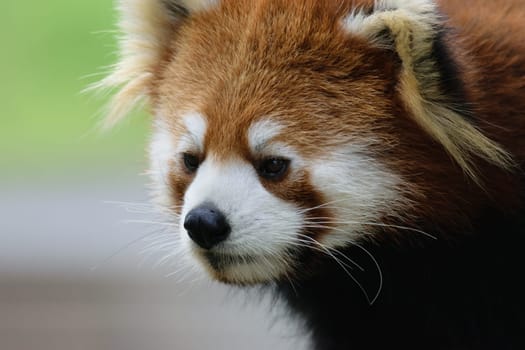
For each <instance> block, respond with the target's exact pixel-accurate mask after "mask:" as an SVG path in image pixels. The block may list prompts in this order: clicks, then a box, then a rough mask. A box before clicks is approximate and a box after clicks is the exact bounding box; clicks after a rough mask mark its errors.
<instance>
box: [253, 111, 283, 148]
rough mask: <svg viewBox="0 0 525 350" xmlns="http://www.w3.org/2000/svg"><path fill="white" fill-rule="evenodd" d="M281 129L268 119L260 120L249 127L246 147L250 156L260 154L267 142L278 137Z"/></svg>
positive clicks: (277, 124) (280, 126)
mask: <svg viewBox="0 0 525 350" xmlns="http://www.w3.org/2000/svg"><path fill="white" fill-rule="evenodd" d="M282 129H283V127H282V125H280V124H279V123H277V122H275V121H273V120H270V119H261V120H258V121H256V122H254V123H253V124H252V125H250V128H249V129H248V145H249V146H250V150H251V151H252V154H257V153H261V151H262V150H263V149H264V148H265V147H267V146H268V143H269V141H271V140H272V138H274V137H275V136H277V135H279V133H280V132H281V131H282Z"/></svg>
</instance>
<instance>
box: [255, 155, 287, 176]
mask: <svg viewBox="0 0 525 350" xmlns="http://www.w3.org/2000/svg"><path fill="white" fill-rule="evenodd" d="M289 165H290V160H288V159H284V158H276V157H271V158H266V159H263V160H262V161H261V162H260V163H259V166H258V167H257V172H258V173H259V176H261V177H263V178H265V179H268V180H273V181H278V180H281V179H283V178H284V175H286V171H287V170H288V167H289Z"/></svg>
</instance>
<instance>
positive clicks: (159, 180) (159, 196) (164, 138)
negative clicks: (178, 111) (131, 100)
mask: <svg viewBox="0 0 525 350" xmlns="http://www.w3.org/2000/svg"><path fill="white" fill-rule="evenodd" d="M176 154H177V152H176V141H175V138H174V137H173V135H172V134H171V132H170V131H169V129H168V127H167V126H166V124H165V123H164V122H163V121H161V120H157V121H156V122H155V124H154V129H153V135H152V138H151V142H150V146H149V159H150V169H149V174H150V176H151V178H152V181H153V185H154V188H153V192H154V193H153V194H154V197H155V199H156V201H157V202H158V204H160V205H165V206H169V205H170V199H169V193H170V191H169V189H168V188H167V186H166V181H167V176H168V174H169V172H170V170H171V169H170V166H171V164H172V161H173V159H174V157H175V155H176Z"/></svg>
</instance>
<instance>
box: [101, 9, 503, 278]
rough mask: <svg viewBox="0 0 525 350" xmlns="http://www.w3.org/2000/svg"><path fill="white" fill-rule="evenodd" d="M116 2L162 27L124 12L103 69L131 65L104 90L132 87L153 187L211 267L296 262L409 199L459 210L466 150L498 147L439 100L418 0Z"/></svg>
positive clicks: (400, 219)
mask: <svg viewBox="0 0 525 350" xmlns="http://www.w3.org/2000/svg"><path fill="white" fill-rule="evenodd" d="M131 2H136V4H135V5H134V6H138V7H141V6H144V7H147V10H148V11H149V12H147V15H143V16H144V17H148V16H150V17H151V18H153V19H154V20H155V21H157V22H156V23H159V22H160V24H162V23H164V24H165V27H163V29H162V30H157V29H152V27H151V26H150V25H151V23H150V22H149V21H151V18H149V17H148V18H146V19H144V18H139V20H138V21H137V22H130V20H129V19H128V20H127V21H126V19H125V22H124V24H128V27H131V28H132V29H133V28H134V27H133V26H132V25H130V23H131V24H136V25H137V28H135V29H133V30H131V35H130V37H129V38H128V39H129V42H130V43H131V44H130V50H131V49H136V47H144V50H145V51H144V52H140V53H135V54H134V55H130V56H129V57H127V58H124V59H123V61H122V62H121V64H122V67H121V68H119V69H117V71H116V72H115V73H114V75H113V76H111V77H110V78H109V80H108V81H107V82H105V84H106V85H111V84H114V83H115V82H118V81H119V79H121V76H123V75H124V76H125V74H127V73H129V72H132V73H133V74H131V75H132V77H128V78H125V79H124V80H125V81H124V82H125V83H126V84H127V85H126V87H125V88H124V89H123V90H122V91H121V96H120V97H121V98H122V96H124V97H125V96H127V95H129V96H127V98H130V99H132V100H136V98H137V97H140V93H137V91H143V90H144V91H146V95H147V97H148V98H149V99H150V102H151V105H152V107H153V111H154V114H155V123H154V132H153V138H152V144H151V148H150V159H151V173H152V176H153V180H154V182H155V194H156V195H157V197H158V198H159V199H160V201H161V203H163V205H165V206H166V207H167V208H168V210H169V211H170V213H171V214H172V215H173V217H175V219H174V220H175V226H176V227H177V230H176V231H177V233H176V234H177V235H178V237H179V238H180V249H181V251H182V254H184V255H185V256H189V255H191V256H194V257H196V258H197V259H198V260H199V261H200V262H201V263H202V264H203V266H205V268H206V269H207V270H208V271H209V272H210V273H211V275H213V276H214V277H215V278H217V279H219V280H221V281H225V282H230V283H238V284H251V283H259V282H267V281H272V280H279V279H284V278H289V277H290V276H297V275H298V274H301V273H304V271H298V270H299V269H301V270H308V269H307V268H306V269H305V266H308V264H309V261H308V259H312V260H314V258H312V257H315V256H316V255H323V254H324V255H330V254H333V252H334V251H336V250H337V249H340V248H344V247H346V246H348V245H351V244H353V243H355V242H358V241H359V240H362V239H378V237H379V235H380V234H384V233H385V227H387V228H394V229H400V228H404V229H405V231H404V232H405V233H407V232H408V233H414V231H418V229H417V228H416V226H415V224H413V223H415V222H418V221H420V220H421V217H422V215H426V217H425V219H426V220H428V221H432V220H433V217H434V215H435V217H439V218H445V220H456V221H458V222H459V221H461V217H462V214H458V212H459V211H458V210H461V208H462V204H464V200H463V199H462V198H461V195H460V193H461V192H462V191H460V190H459V188H460V187H462V186H464V177H463V174H462V170H463V171H464V172H465V173H467V175H470V176H472V178H473V179H474V180H476V177H475V174H474V171H473V167H472V164H471V163H470V161H471V160H470V159H471V157H470V153H469V152H473V150H476V151H478V152H479V154H478V156H480V157H481V158H484V159H486V160H488V161H489V162H493V163H494V164H496V165H504V163H505V161H506V158H505V157H506V156H505V153H504V151H502V150H501V149H500V148H499V147H498V146H497V145H495V144H493V143H492V142H491V141H490V140H488V139H487V138H485V137H484V136H483V135H482V134H480V133H478V131H477V130H476V129H475V128H474V127H472V126H471V125H470V124H469V123H468V122H467V121H465V120H464V118H463V117H462V116H459V115H457V113H456V112H455V111H454V110H450V109H448V108H447V107H446V106H445V105H442V103H444V102H446V101H447V96H445V93H444V92H442V91H441V90H440V86H441V85H440V84H441V81H440V79H441V78H442V76H441V75H442V72H440V71H439V62H438V61H437V59H436V58H435V57H434V56H433V52H434V51H433V50H434V48H433V47H432V46H429V45H431V44H432V42H433V40H437V39H436V38H435V33H434V27H435V24H436V21H437V19H436V18H437V17H436V18H434V16H433V15H432V13H433V12H432V11H433V10H434V9H435V8H434V7H435V6H434V5H433V4H432V2H431V1H428V0H411V1H405V2H403V1H397V0H388V1H383V2H377V3H376V4H375V6H374V5H373V2H372V1H357V2H356V1H341V2H340V3H339V4H338V6H335V5H334V3H333V2H331V1H313V0H308V1H301V2H299V1H284V0H279V1H278V0H276V1H227V0H224V1H217V2H216V1H159V0H148V1H146V2H142V3H141V2H140V1H135V0H134V1H131ZM146 3H147V4H146ZM148 4H149V5H148ZM166 5H172V6H167V7H166ZM148 6H149V7H148ZM135 10H136V9H135ZM418 11H419V12H418ZM130 13H131V14H132V15H133V16H136V15H137V11H131V12H130ZM166 13H168V15H166ZM132 19H134V20H136V18H135V17H133V18H132ZM142 20H144V21H146V24H144V25H140V23H142V22H140V21H142ZM137 23H138V24H137ZM160 24H159V25H160ZM124 27H125V28H126V26H124ZM128 30H129V28H128ZM140 30H146V31H147V33H141V32H140ZM148 30H149V31H150V32H148ZM137 31H139V33H138V34H137ZM146 34H149V35H146ZM152 37H153V38H155V40H154V41H153V43H152ZM144 38H145V39H144ZM132 44H133V45H132ZM148 47H150V49H151V47H153V48H154V49H151V51H147V49H148ZM126 59H127V61H126ZM144 69H145V71H143V70H144ZM111 79H114V81H113V80H111ZM120 102H121V101H120V100H119V99H118V98H117V103H116V104H115V106H116V107H115V108H116V111H117V112H116V114H117V115H118V113H119V105H118V104H119V103H120ZM447 153H448V154H447ZM449 155H450V156H449ZM450 158H453V159H454V160H455V161H456V162H457V163H458V164H459V167H458V166H456V165H455V164H454V163H453V162H451V160H450ZM463 192H464V191H463ZM423 198H424V199H425V200H424V201H422V199H423ZM429 206H431V207H432V208H433V210H428V208H429ZM423 213H425V214H423ZM436 223H438V221H436ZM438 224H439V223H438ZM305 259H306V261H305Z"/></svg>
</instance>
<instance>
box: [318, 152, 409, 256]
mask: <svg viewBox="0 0 525 350" xmlns="http://www.w3.org/2000/svg"><path fill="white" fill-rule="evenodd" d="M310 172H311V179H312V182H313V184H314V185H315V187H316V188H317V189H318V190H320V191H321V192H322V193H323V196H324V197H325V199H326V205H324V207H325V208H327V209H331V210H332V211H333V212H334V213H335V216H336V217H335V219H330V220H326V221H327V223H328V222H329V223H332V224H335V229H334V230H333V231H332V232H330V234H327V235H324V236H323V237H322V241H321V243H322V244H324V245H326V246H327V247H329V248H339V247H343V246H348V244H349V243H351V242H356V241H357V240H359V238H360V237H362V236H363V235H366V234H367V232H371V231H373V228H374V225H375V224H379V225H381V222H380V221H379V219H380V217H381V215H382V214H389V213H396V212H397V211H398V210H399V209H400V208H401V207H402V206H403V202H404V199H403V196H402V194H401V193H400V191H399V190H398V189H399V185H400V184H401V183H402V180H401V178H399V177H398V176H397V175H396V174H394V173H392V172H391V171H389V170H388V169H385V168H384V167H383V166H382V165H381V164H380V163H379V162H377V161H376V160H374V159H373V158H372V157H370V156H368V155H367V154H366V153H364V152H363V149H361V148H358V147H356V146H349V147H347V148H344V149H339V150H337V151H333V152H330V153H329V154H327V155H326V157H323V159H322V160H319V161H317V162H315V163H314V164H312V165H311V169H310Z"/></svg>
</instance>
